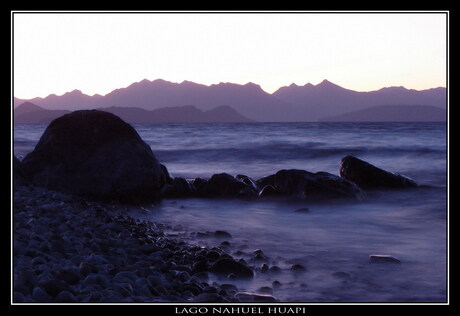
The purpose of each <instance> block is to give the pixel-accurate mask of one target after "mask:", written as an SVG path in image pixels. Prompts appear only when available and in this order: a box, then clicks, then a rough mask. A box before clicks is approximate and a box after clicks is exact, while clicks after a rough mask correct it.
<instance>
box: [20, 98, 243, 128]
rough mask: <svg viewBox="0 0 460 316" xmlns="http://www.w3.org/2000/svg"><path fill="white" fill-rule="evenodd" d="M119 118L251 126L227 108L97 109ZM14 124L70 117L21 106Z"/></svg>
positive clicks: (33, 106) (134, 121) (63, 112)
mask: <svg viewBox="0 0 460 316" xmlns="http://www.w3.org/2000/svg"><path fill="white" fill-rule="evenodd" d="M99 110H101V111H106V112H110V113H113V114H115V115H117V116H119V117H120V118H121V119H123V120H124V121H126V122H129V123H210V122H218V123H224V122H232V123H234V122H252V120H250V119H248V118H246V117H244V116H242V115H241V114H239V113H238V112H236V111H235V110H234V109H233V108H231V107H229V106H219V107H216V108H214V109H211V110H209V111H202V110H199V109H197V108H196V107H195V106H192V105H186V106H179V107H169V108H161V109H157V110H153V111H149V110H145V109H141V108H130V107H108V108H100V109H99ZM13 113H14V123H24V124H32V123H42V124H45V123H49V122H51V121H52V120H53V119H55V118H57V117H59V116H61V115H64V114H66V113H70V111H67V110H47V109H44V108H42V107H40V106H38V105H36V104H33V103H31V102H25V103H23V104H21V105H20V106H18V107H17V108H16V109H14V112H13Z"/></svg>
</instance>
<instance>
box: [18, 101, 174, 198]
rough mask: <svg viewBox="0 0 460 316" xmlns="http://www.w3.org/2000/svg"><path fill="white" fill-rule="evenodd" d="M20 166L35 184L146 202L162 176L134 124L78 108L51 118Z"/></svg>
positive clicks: (158, 187) (155, 194)
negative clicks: (52, 119) (53, 118)
mask: <svg viewBox="0 0 460 316" xmlns="http://www.w3.org/2000/svg"><path fill="white" fill-rule="evenodd" d="M22 170H23V171H24V173H25V174H26V176H27V177H28V178H29V179H30V180H31V182H32V183H33V184H35V185H38V186H42V187H46V188H48V189H53V190H56V191H62V192H66V193H70V194H75V195H79V196H82V197H86V198H89V199H95V200H116V201H119V202H124V203H131V202H133V203H137V202H152V201H156V200H157V199H158V198H159V195H160V190H161V188H162V187H163V185H164V183H165V182H166V177H165V175H164V173H163V170H162V168H161V166H160V164H159V162H158V161H157V159H156V157H155V155H154V154H153V152H152V150H151V149H150V146H149V145H147V144H146V143H145V142H144V141H143V140H142V139H141V138H140V136H139V135H138V133H137V132H136V130H135V129H134V128H133V127H132V126H131V125H129V124H127V123H125V122H124V121H123V120H121V119H120V118H119V117H117V116H115V115H113V114H111V113H108V112H103V111H98V110H81V111H75V112H72V113H69V114H66V115H63V116H61V117H59V118H57V119H55V120H54V121H52V122H51V123H50V124H49V125H48V127H47V128H46V130H45V132H44V133H43V135H42V136H41V138H40V140H39V142H38V143H37V145H36V147H35V149H34V151H32V152H31V153H29V154H28V155H27V156H26V157H25V158H24V160H23V161H22Z"/></svg>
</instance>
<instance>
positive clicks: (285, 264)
mask: <svg viewBox="0 0 460 316" xmlns="http://www.w3.org/2000/svg"><path fill="white" fill-rule="evenodd" d="M133 126H134V127H135V128H136V130H137V131H138V133H139V134H140V135H141V137H142V138H143V139H144V140H145V141H146V142H147V143H148V144H149V145H150V146H151V148H152V150H153V152H154V153H155V155H156V157H157V158H158V160H159V161H160V162H161V163H162V164H164V165H166V166H167V168H168V170H169V172H170V174H171V175H172V176H177V177H184V178H187V179H193V178H195V177H203V178H209V177H211V176H212V175H213V174H215V173H222V172H226V173H229V174H231V175H234V176H235V175H236V174H245V175H247V176H250V177H252V178H253V179H258V178H260V177H263V176H267V175H270V174H273V173H275V172H276V171H278V170H280V169H303V170H308V171H311V172H317V171H327V172H330V173H333V174H338V169H339V164H340V160H341V158H343V157H344V156H346V155H353V156H356V157H358V158H360V159H363V160H365V161H368V162H370V163H372V164H374V165H376V166H377V167H380V168H383V169H386V170H389V171H393V172H397V173H401V174H403V175H405V176H408V177H410V178H412V179H413V180H415V181H416V182H417V183H418V184H420V185H421V186H420V187H418V188H415V189H408V190H394V191H391V190H390V191H373V192H369V193H368V194H367V196H366V197H365V198H364V199H363V200H362V201H360V202H340V203H338V202H337V203H336V202H333V201H330V202H327V203H326V202H322V203H313V202H305V201H299V200H258V201H247V200H238V199H219V200H205V199H168V200H163V201H162V202H161V203H160V204H159V205H156V206H152V207H151V208H149V210H150V213H149V214H141V213H139V214H138V215H137V216H139V217H142V218H148V219H152V220H155V221H159V222H162V223H165V224H167V225H168V227H169V229H168V233H169V234H171V235H176V236H178V238H183V239H185V240H187V241H189V242H191V243H196V244H199V245H203V246H204V245H206V246H210V247H213V246H218V245H219V244H220V243H221V242H222V241H223V240H221V239H213V238H196V233H197V232H206V231H216V230H225V231H227V232H229V233H230V234H231V235H232V238H228V239H226V240H227V241H229V242H230V243H231V245H232V246H231V247H230V248H229V249H228V251H229V252H230V254H232V255H234V256H235V257H241V258H243V259H245V260H246V261H250V260H251V258H252V257H253V255H252V252H253V251H254V250H256V249H261V250H263V252H264V254H265V255H266V256H267V257H268V261H267V263H268V265H269V266H272V265H277V266H278V267H280V268H281V272H279V273H259V274H257V276H256V278H255V279H254V280H252V281H244V282H243V281H240V282H238V284H237V285H238V286H239V287H240V288H241V289H242V290H246V291H253V292H260V291H261V290H260V288H262V287H270V288H271V289H272V291H273V295H274V296H275V297H277V298H278V299H280V300H281V301H283V302H445V301H446V300H447V272H448V270H447V263H446V262H447V241H448V238H447V237H448V236H447V218H448V216H447V215H448V214H447V210H448V209H447V205H448V203H447V180H448V179H447V139H446V138H447V135H446V127H447V126H446V124H445V123H248V124H246V123H238V124H230V123H228V124H133ZM45 128H46V126H44V125H16V126H15V127H14V154H15V155H16V156H18V157H19V158H21V157H23V156H25V155H26V154H27V153H28V152H30V151H31V150H33V148H34V146H35V144H36V142H37V141H38V139H39V137H40V136H41V134H42V133H43V131H44V129H45ZM301 208H308V212H304V213H299V212H295V211H296V210H298V209H301ZM371 254H385V255H391V256H394V257H397V258H398V259H399V260H400V261H401V264H375V263H370V262H369V255H371ZM260 264H261V262H257V263H254V265H255V266H260ZM292 264H301V265H303V266H305V267H306V268H307V269H308V271H306V272H304V273H294V272H292V271H290V270H289V267H290V266H291V265H292ZM211 281H212V280H211ZM216 281H219V282H221V283H222V282H225V283H230V282H233V281H229V280H217V279H216ZM273 281H279V282H280V283H281V285H280V286H277V287H275V286H273Z"/></svg>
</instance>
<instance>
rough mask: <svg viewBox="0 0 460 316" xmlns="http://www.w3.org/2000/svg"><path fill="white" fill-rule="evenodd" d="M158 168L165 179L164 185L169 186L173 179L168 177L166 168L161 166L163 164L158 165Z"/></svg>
mask: <svg viewBox="0 0 460 316" xmlns="http://www.w3.org/2000/svg"><path fill="white" fill-rule="evenodd" d="M160 168H161V170H162V171H163V175H164V178H165V183H166V184H171V183H172V182H173V178H172V177H171V176H170V175H169V171H168V168H166V166H165V165H163V164H160Z"/></svg>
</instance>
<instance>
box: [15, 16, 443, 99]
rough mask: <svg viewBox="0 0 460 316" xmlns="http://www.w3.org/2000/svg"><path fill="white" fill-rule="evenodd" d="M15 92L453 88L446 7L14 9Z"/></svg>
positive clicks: (18, 94) (30, 95)
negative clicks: (148, 86)
mask: <svg viewBox="0 0 460 316" xmlns="http://www.w3.org/2000/svg"><path fill="white" fill-rule="evenodd" d="M12 16H13V19H12V20H13V22H12V34H13V43H12V44H13V45H12V47H13V60H12V77H13V83H14V86H13V87H14V90H13V94H14V96H16V97H19V98H26V99H28V98H33V97H45V96H47V95H49V94H51V93H55V94H57V95H61V94H63V93H65V92H68V91H71V90H74V89H79V90H81V91H82V92H83V93H86V94H89V95H93V94H96V93H98V94H102V95H104V94H107V93H109V92H110V91H112V90H114V89H117V88H122V87H126V86H128V85H130V84H131V83H133V82H136V81H141V80H142V79H149V80H155V79H158V78H161V79H165V80H168V81H172V82H182V81H184V80H189V81H194V82H197V83H201V84H205V85H210V84H217V83H219V82H233V83H239V84H245V83H247V82H254V83H257V84H259V85H260V86H261V87H262V89H264V90H265V91H266V92H269V93H272V92H274V91H275V90H276V89H278V88H279V87H282V86H286V85H290V84H291V83H296V84H298V85H304V84H306V83H312V84H317V83H319V82H321V81H322V80H323V79H328V80H329V81H332V82H334V83H336V84H338V85H340V86H342V87H344V88H347V89H352V90H358V91H371V90H377V89H380V88H382V87H387V86H404V87H406V88H409V89H417V90H421V89H428V88H434V87H439V86H444V87H445V86H446V84H447V83H446V69H447V64H446V63H447V55H446V54H447V27H448V26H447V13H445V12H430V13H428V12H405V13H403V12H398V13H382V12H372V13H370V12H368V13H348V12H347V13H346V12H335V13H331V12H327V13H324V12H323V13H311V12H301V13H300V12H291V13H285V12H278V13H263V12H257V13H253V12H251V13H249V12H246V13H241V12H234V13H228V12H225V13H224V12H219V13H196V12H195V13H190V12H187V13H165V12H161V13H159V12H150V13H145V12H144V13H127V12H124V13H115V12H111V13H108V12H104V13H96V12H93V13H76V12H66V13H43V12H33V13H30V12H28V13H26V12H20V11H18V12H14V13H13V15H12Z"/></svg>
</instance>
